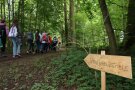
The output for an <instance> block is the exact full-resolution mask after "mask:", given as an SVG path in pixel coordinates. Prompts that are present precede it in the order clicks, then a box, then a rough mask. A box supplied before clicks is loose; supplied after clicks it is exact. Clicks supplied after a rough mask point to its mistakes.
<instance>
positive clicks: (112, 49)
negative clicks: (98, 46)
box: [98, 0, 117, 54]
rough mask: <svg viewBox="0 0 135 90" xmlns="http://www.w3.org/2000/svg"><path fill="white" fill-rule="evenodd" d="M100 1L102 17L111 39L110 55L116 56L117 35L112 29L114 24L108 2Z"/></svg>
mask: <svg viewBox="0 0 135 90" xmlns="http://www.w3.org/2000/svg"><path fill="white" fill-rule="evenodd" d="M98 1H99V5H100V8H101V12H102V15H103V19H104V25H105V28H106V32H107V35H108V38H109V46H110V53H111V54H116V53H117V45H116V39H115V34H114V31H113V28H112V24H111V21H110V15H109V12H108V8H107V5H106V2H105V0H98Z"/></svg>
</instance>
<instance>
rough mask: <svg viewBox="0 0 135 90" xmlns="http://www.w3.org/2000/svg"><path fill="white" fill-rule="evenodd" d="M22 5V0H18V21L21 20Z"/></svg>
mask: <svg viewBox="0 0 135 90" xmlns="http://www.w3.org/2000/svg"><path fill="white" fill-rule="evenodd" d="M20 7H21V0H19V2H18V21H19V22H20Z"/></svg>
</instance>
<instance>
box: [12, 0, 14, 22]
mask: <svg viewBox="0 0 135 90" xmlns="http://www.w3.org/2000/svg"><path fill="white" fill-rule="evenodd" d="M12 16H13V20H14V0H12Z"/></svg>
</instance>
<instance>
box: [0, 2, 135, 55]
mask: <svg viewBox="0 0 135 90" xmlns="http://www.w3.org/2000/svg"><path fill="white" fill-rule="evenodd" d="M134 3H135V1H134V0H1V1H0V7H1V8H0V16H1V17H2V18H5V19H6V21H7V25H8V26H9V28H10V27H11V24H12V20H13V19H14V18H16V19H18V20H19V25H20V27H21V31H22V32H26V31H29V30H32V31H36V30H37V29H39V30H40V31H41V32H42V31H46V32H49V33H52V34H54V33H57V34H58V33H59V34H60V35H61V37H62V39H63V42H64V43H68V42H75V43H79V44H80V45H81V46H82V47H87V48H97V49H107V50H108V49H109V50H110V54H119V52H118V51H119V50H124V51H125V52H126V51H128V52H127V53H129V52H130V49H131V48H133V47H134V43H135V39H134V38H135V36H134V35H135V31H134V28H135V25H134V23H135V20H134V15H135V13H133V12H134V10H135V9H134V8H135V5H134Z"/></svg>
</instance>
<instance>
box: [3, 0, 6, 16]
mask: <svg viewBox="0 0 135 90" xmlns="http://www.w3.org/2000/svg"><path fill="white" fill-rule="evenodd" d="M3 6H4V18H6V12H5V11H6V9H5V8H6V7H5V6H6V5H5V0H4V4H3Z"/></svg>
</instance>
